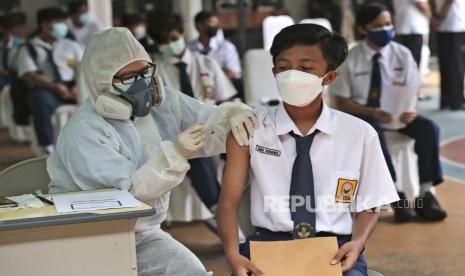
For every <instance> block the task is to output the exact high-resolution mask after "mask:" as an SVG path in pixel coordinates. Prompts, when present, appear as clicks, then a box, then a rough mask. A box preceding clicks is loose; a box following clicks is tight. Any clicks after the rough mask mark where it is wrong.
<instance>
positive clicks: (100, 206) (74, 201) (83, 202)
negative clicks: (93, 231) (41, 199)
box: [52, 191, 141, 213]
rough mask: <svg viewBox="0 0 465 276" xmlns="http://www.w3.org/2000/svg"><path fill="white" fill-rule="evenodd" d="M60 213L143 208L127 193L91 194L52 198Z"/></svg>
mask: <svg viewBox="0 0 465 276" xmlns="http://www.w3.org/2000/svg"><path fill="white" fill-rule="evenodd" d="M52 198H53V202H54V203H55V208H56V209H57V212H59V213H67V212H89V211H97V210H104V209H119V208H131V207H139V206H141V204H140V202H139V201H138V200H137V199H136V198H134V196H133V195H131V194H130V193H129V192H127V191H109V192H90V193H81V194H72V195H54V196H52Z"/></svg>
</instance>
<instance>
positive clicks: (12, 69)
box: [0, 12, 30, 126]
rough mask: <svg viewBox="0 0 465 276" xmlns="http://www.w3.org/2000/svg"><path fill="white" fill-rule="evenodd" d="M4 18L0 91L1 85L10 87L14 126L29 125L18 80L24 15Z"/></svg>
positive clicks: (24, 25) (21, 88) (26, 109)
mask: <svg viewBox="0 0 465 276" xmlns="http://www.w3.org/2000/svg"><path fill="white" fill-rule="evenodd" d="M3 18H4V22H3V23H4V24H2V25H3V29H4V36H3V41H2V42H3V43H2V44H3V45H1V46H0V72H1V73H0V75H1V76H0V79H1V80H0V89H1V87H2V86H3V85H2V82H3V84H6V83H8V84H9V85H10V86H11V89H10V95H11V101H12V104H13V119H14V121H15V124H16V125H17V126H18V125H21V126H28V125H29V115H30V114H29V108H28V103H27V99H26V98H27V97H26V92H27V88H26V87H25V84H24V81H22V80H20V79H19V78H18V74H17V71H18V53H19V49H20V48H21V47H22V46H23V45H24V42H25V38H26V36H27V28H26V15H25V14H24V13H22V12H15V13H10V14H8V15H6V16H4V17H3Z"/></svg>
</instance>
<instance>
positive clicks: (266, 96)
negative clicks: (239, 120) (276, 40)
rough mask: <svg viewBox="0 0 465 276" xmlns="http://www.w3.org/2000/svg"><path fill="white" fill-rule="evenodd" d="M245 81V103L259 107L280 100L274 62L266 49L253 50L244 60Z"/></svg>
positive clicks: (246, 54) (247, 53)
mask: <svg viewBox="0 0 465 276" xmlns="http://www.w3.org/2000/svg"><path fill="white" fill-rule="evenodd" d="M243 67H244V70H243V79H244V96H245V102H246V103H247V104H249V105H251V106H258V105H260V104H263V103H265V102H267V101H269V100H280V99H281V97H280V96H279V93H278V87H277V86H276V81H275V78H274V76H273V72H272V71H271V70H272V68H273V61H272V58H271V55H270V53H269V52H268V51H267V50H264V49H252V50H249V51H247V52H246V53H245V55H244V58H243Z"/></svg>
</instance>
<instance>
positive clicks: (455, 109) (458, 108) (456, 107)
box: [450, 105, 465, 111]
mask: <svg viewBox="0 0 465 276" xmlns="http://www.w3.org/2000/svg"><path fill="white" fill-rule="evenodd" d="M450 110H452V111H460V110H465V105H459V106H451V107H450Z"/></svg>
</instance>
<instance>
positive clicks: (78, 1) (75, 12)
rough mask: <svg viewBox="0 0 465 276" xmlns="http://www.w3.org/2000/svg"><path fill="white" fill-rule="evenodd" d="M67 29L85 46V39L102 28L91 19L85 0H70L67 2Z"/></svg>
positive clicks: (87, 39)
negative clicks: (68, 17)
mask: <svg viewBox="0 0 465 276" xmlns="http://www.w3.org/2000/svg"><path fill="white" fill-rule="evenodd" d="M68 13H69V15H70V20H69V22H68V26H69V30H70V32H71V34H72V35H73V36H74V38H75V39H76V41H77V42H78V43H79V44H80V45H81V46H82V47H83V48H85V47H86V44H87V41H89V39H90V38H91V37H92V36H93V35H94V34H96V33H98V32H99V31H101V30H103V27H102V26H100V24H99V23H97V22H96V21H94V20H92V17H91V16H90V14H89V7H88V5H87V1H85V0H72V1H70V2H69V3H68Z"/></svg>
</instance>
